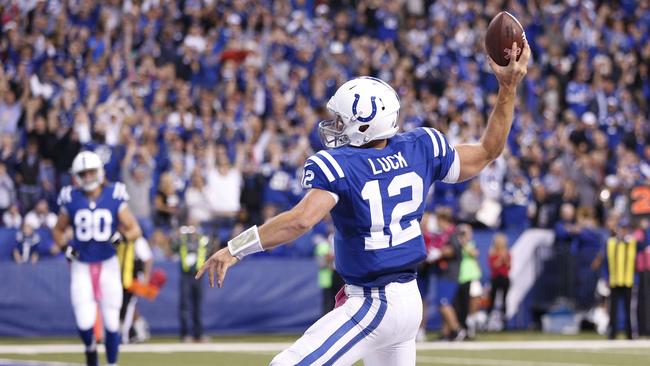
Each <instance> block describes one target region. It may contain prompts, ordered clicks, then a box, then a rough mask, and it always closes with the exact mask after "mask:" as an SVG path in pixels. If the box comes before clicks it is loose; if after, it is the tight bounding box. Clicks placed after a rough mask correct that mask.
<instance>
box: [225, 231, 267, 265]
mask: <svg viewBox="0 0 650 366" xmlns="http://www.w3.org/2000/svg"><path fill="white" fill-rule="evenodd" d="M228 250H229V251H230V255H232V256H233V257H235V258H237V259H239V260H242V259H243V258H244V257H245V256H247V255H249V254H253V253H258V252H262V251H264V248H262V242H261V240H260V234H259V232H258V231H257V225H255V226H253V227H251V228H249V229H247V230H246V231H244V232H243V233H241V234H239V235H237V236H236V237H234V238H232V239H230V240H229V241H228Z"/></svg>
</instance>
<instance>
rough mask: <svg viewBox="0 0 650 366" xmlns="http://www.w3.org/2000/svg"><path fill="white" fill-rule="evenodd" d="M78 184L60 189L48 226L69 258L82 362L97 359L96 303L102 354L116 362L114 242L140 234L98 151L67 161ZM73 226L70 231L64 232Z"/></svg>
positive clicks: (118, 285) (118, 288)
mask: <svg viewBox="0 0 650 366" xmlns="http://www.w3.org/2000/svg"><path fill="white" fill-rule="evenodd" d="M72 174H73V176H74V178H75V182H76V185H77V186H78V187H64V188H63V189H61V193H60V194H59V201H58V202H59V207H60V212H59V217H58V221H57V223H56V226H55V227H54V230H53V231H52V235H53V237H54V241H55V244H56V246H55V248H56V249H55V251H56V250H59V251H60V250H65V252H66V257H68V258H69V259H70V260H71V266H70V272H71V276H70V296H71V300H72V306H73V308H74V314H75V319H76V321H77V329H78V331H79V336H80V337H81V339H82V340H83V342H84V345H85V346H86V363H87V364H88V365H89V366H90V365H93V366H96V365H97V364H98V359H97V350H96V346H95V340H94V339H93V326H94V324H95V318H96V316H97V305H98V304H99V305H100V306H101V311H102V315H103V320H104V328H105V329H106V336H105V344H106V359H107V362H108V364H109V365H115V364H117V355H118V348H119V344H120V337H119V325H120V324H119V322H120V306H121V305H122V280H121V273H120V267H119V263H118V261H117V257H116V256H115V247H114V244H117V243H118V242H119V241H121V239H122V238H124V239H126V240H135V239H137V238H139V237H140V236H141V235H142V232H141V230H140V226H139V225H138V222H137V221H136V219H135V218H134V217H133V215H132V214H131V211H130V210H129V207H128V206H127V203H126V202H127V201H128V199H129V196H128V194H127V192H126V187H125V186H124V184H122V183H114V184H110V183H105V182H104V164H103V163H102V161H101V159H100V158H99V156H98V155H97V154H95V153H94V152H91V151H83V152H81V153H79V155H77V156H76V157H75V159H74V160H73V162H72ZM68 226H72V233H73V235H72V237H71V238H70V237H68V235H67V234H66V232H67V229H68Z"/></svg>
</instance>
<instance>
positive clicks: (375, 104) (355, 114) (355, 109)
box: [352, 94, 377, 122]
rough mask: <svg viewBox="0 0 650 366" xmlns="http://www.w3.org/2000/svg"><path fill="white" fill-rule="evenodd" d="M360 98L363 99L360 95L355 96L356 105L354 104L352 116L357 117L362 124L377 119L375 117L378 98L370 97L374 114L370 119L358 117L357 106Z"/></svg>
mask: <svg viewBox="0 0 650 366" xmlns="http://www.w3.org/2000/svg"><path fill="white" fill-rule="evenodd" d="M359 98H361V96H360V95H359V94H354V103H352V115H354V116H357V120H359V121H361V122H370V121H372V119H373V118H375V115H376V114H377V103H375V98H376V97H374V96H372V97H370V105H372V112H371V113H370V115H369V116H368V117H361V116H359V115H357V104H359Z"/></svg>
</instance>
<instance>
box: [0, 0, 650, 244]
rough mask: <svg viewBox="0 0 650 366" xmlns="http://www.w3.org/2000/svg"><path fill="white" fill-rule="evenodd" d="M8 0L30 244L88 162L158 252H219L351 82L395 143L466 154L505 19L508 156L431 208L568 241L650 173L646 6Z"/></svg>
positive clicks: (0, 91) (10, 197)
mask: <svg viewBox="0 0 650 366" xmlns="http://www.w3.org/2000/svg"><path fill="white" fill-rule="evenodd" d="M0 6H1V8H0V9H1V14H2V16H1V19H0V27H1V31H2V38H1V40H0V60H1V62H2V67H1V68H0V99H1V100H0V134H1V136H0V214H1V215H2V224H3V225H4V226H6V227H12V228H22V230H21V231H22V232H24V234H23V235H21V238H23V239H24V238H25V237H30V236H29V235H26V234H29V233H30V232H31V231H33V229H35V227H34V226H38V227H42V226H43V225H45V226H46V227H51V225H52V219H51V215H52V213H53V212H56V211H57V203H56V197H57V193H58V190H59V189H60V187H62V186H64V185H67V184H70V182H71V177H70V174H69V168H70V165H71V161H72V159H73V157H74V156H75V154H76V153H77V152H79V151H80V150H84V149H88V150H93V151H96V152H97V153H98V154H100V156H101V157H102V159H103V160H104V161H105V163H106V174H107V178H108V179H109V180H111V181H114V180H121V181H123V182H125V184H126V185H127V188H128V192H129V194H130V197H131V200H130V207H131V209H132V211H133V212H134V214H135V215H136V217H137V218H138V220H139V222H140V224H141V226H142V227H143V229H144V232H145V234H146V236H147V237H148V238H149V240H150V242H151V243H152V244H153V245H154V247H155V251H156V253H158V254H157V255H158V256H160V257H162V256H166V255H169V253H170V250H169V245H168V243H166V241H167V236H166V235H164V234H165V233H168V232H169V230H171V229H173V228H176V227H177V226H178V225H180V224H184V223H187V222H193V223H200V224H201V225H202V226H203V227H204V228H205V229H206V230H207V231H208V232H209V233H211V234H212V235H215V236H216V237H218V238H219V239H221V241H223V240H224V239H226V238H227V237H228V236H229V235H230V233H231V231H232V229H233V227H235V226H236V225H238V224H240V225H248V224H254V223H260V222H262V221H264V219H265V218H266V217H269V216H270V215H272V214H273V213H275V212H277V211H278V210H282V209H285V208H287V207H289V206H290V205H292V204H293V203H295V202H297V200H298V199H299V198H300V196H301V194H302V193H301V188H300V180H301V168H302V164H303V162H304V160H305V159H306V157H308V156H309V155H310V154H311V153H312V152H313V151H317V150H319V149H321V148H322V145H321V143H320V141H319V139H318V133H317V131H316V128H315V127H316V124H317V122H318V121H319V120H322V119H326V118H328V112H327V110H326V108H325V103H326V102H327V99H328V97H329V96H330V95H331V94H332V93H333V91H334V90H335V89H336V87H337V86H338V85H340V84H341V83H343V82H344V81H345V80H347V79H349V78H351V77H353V76H356V75H373V76H377V77H379V78H382V79H384V80H386V81H388V82H389V83H390V84H391V85H393V86H394V87H395V89H396V90H398V93H399V94H400V98H401V103H402V110H401V113H400V120H401V123H402V126H403V129H404V130H410V129H413V128H416V127H419V126H431V127H435V128H437V129H439V130H440V131H442V132H444V133H445V134H446V135H447V136H448V138H449V140H450V142H451V143H452V144H453V143H459V142H466V141H474V140H476V139H477V138H478V137H479V136H480V132H481V131H482V128H483V127H484V125H485V121H486V120H487V113H489V111H490V110H491V105H492V104H493V103H494V101H495V99H496V98H495V92H496V88H497V84H496V80H495V79H494V77H493V76H492V75H491V74H490V72H489V67H488V64H487V62H486V55H485V52H484V49H483V39H482V35H483V34H484V33H485V29H486V27H487V24H488V22H489V20H490V19H491V18H492V17H493V16H494V15H495V14H496V13H497V12H498V11H500V10H501V9H509V11H511V12H512V13H513V14H515V15H516V16H517V17H518V19H520V21H521V23H522V24H523V25H524V28H525V30H526V36H527V39H528V41H529V43H530V46H531V48H532V51H533V58H534V62H533V64H532V65H531V66H530V69H529V75H528V77H527V78H526V80H525V85H523V86H522V87H521V88H520V90H519V93H520V97H521V98H520V102H519V105H518V107H517V111H516V117H515V122H514V125H513V131H512V133H511V134H510V137H509V141H508V148H507V152H506V153H505V154H504V156H503V157H502V158H501V159H499V160H498V161H497V162H496V163H494V164H493V165H492V166H491V167H490V168H489V169H486V171H485V172H483V173H482V174H481V175H480V177H478V178H476V179H474V180H473V181H471V182H468V183H465V184H460V185H446V184H442V183H439V184H437V185H436V187H435V190H434V193H433V195H432V197H431V207H434V206H436V205H445V206H450V207H452V208H453V212H454V216H455V217H456V218H458V219H460V220H462V221H465V222H470V223H480V224H481V225H487V226H490V227H494V228H499V227H501V228H503V227H506V228H507V227H522V228H523V227H527V226H533V227H542V228H556V226H557V225H558V224H562V223H564V224H568V225H569V226H567V227H568V228H569V230H568V233H569V234H571V235H574V236H579V235H580V232H581V230H583V231H584V230H588V229H589V228H590V227H593V226H595V225H603V224H604V223H605V220H606V217H608V216H609V215H610V213H613V212H615V213H618V214H619V215H626V214H627V207H628V203H629V202H628V200H629V199H628V192H629V190H630V189H631V188H632V187H634V186H635V185H638V184H647V183H648V181H649V179H650V143H649V142H650V123H648V119H649V118H650V106H649V103H648V101H650V2H649V1H647V0H641V1H630V0H627V1H621V2H619V4H618V5H614V4H610V3H609V2H594V1H580V2H578V1H565V2H556V1H534V2H521V1H486V2H473V1H448V0H443V1H425V0H403V1H374V0H359V1H345V0H343V1H318V0H292V1H286V2H285V1H247V0H232V1H213V0H212V1H210V0H205V1H198V0H197V1H191V0H188V1H178V2H177V1H161V0H142V1H133V0H126V1H120V0H110V1H96V0H83V1H67V0H63V1H61V0H48V1H39V0H35V1H4V2H2V5H0ZM560 208H562V209H560ZM576 212H578V213H579V215H578V216H579V217H578V221H577V222H576V214H575V213H576ZM23 217H24V219H23ZM556 229H557V228H556ZM558 230H559V229H558ZM322 231H323V232H324V233H326V231H327V228H324V229H323V230H322ZM21 240H22V239H21ZM573 242H575V241H573ZM277 253H278V255H312V254H313V245H312V244H311V243H308V245H306V246H304V248H302V249H301V246H299V245H297V246H294V247H288V248H287V249H280V250H278V251H277Z"/></svg>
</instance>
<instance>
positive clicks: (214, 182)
mask: <svg viewBox="0 0 650 366" xmlns="http://www.w3.org/2000/svg"><path fill="white" fill-rule="evenodd" d="M208 149H209V150H210V151H208V157H207V159H206V160H207V161H206V163H207V169H206V170H207V186H206V190H207V197H208V202H209V204H210V208H211V210H212V212H213V218H212V224H211V226H212V228H211V230H210V231H211V234H212V236H213V237H216V238H220V237H223V238H224V240H225V238H229V237H230V234H231V231H232V230H233V228H234V225H235V223H236V219H237V215H238V214H239V210H240V209H241V203H240V198H241V189H242V184H243V176H242V169H241V167H242V163H243V160H244V149H243V146H242V145H239V146H238V147H237V157H236V159H235V163H234V164H233V163H231V162H230V158H229V157H228V154H227V151H226V147H225V146H224V145H219V146H217V147H214V146H209V147H208Z"/></svg>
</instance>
